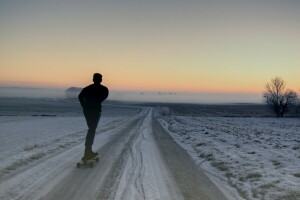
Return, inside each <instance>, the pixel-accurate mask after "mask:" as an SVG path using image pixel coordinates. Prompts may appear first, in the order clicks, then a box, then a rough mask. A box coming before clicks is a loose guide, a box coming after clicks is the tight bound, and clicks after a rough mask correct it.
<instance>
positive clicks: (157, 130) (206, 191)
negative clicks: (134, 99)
mask: <svg viewBox="0 0 300 200" xmlns="http://www.w3.org/2000/svg"><path fill="white" fill-rule="evenodd" d="M112 127H114V126H113V125H112ZM108 132H111V136H109V137H103V138H102V136H101V134H99V135H97V136H96V137H95V142H94V150H96V151H97V152H98V153H99V158H100V161H99V163H95V165H94V168H80V169H77V168H76V162H78V160H79V159H80V157H81V156H82V155H81V154H82V148H83V147H82V146H77V147H72V148H71V149H69V150H68V151H66V152H64V153H62V154H61V155H58V157H59V156H60V158H53V159H52V162H53V161H54V160H55V159H56V162H58V161H63V162H62V163H61V164H60V167H56V168H55V169H53V171H52V172H51V173H49V174H48V175H45V176H44V177H43V178H40V179H36V183H35V184H34V185H33V186H31V187H29V188H26V190H24V192H22V193H21V194H20V195H18V196H17V197H16V198H14V199H22V200H25V199H30V200H33V199H45V200H57V199H72V200H92V199H101V200H106V199H115V200H143V199H146V200H154V199H162V200H171V199H172V200H176V199H203V200H206V199H218V200H223V199H226V198H225V197H224V196H223V195H222V193H221V192H220V191H219V190H218V189H217V188H216V187H215V185H214V184H213V183H212V182H211V181H210V180H209V179H208V178H207V177H206V176H205V175H204V174H203V173H201V172H199V169H198V168H197V166H196V165H195V164H194V162H193V161H192V160H191V158H190V157H189V156H188V155H187V153H186V152H185V151H184V150H183V149H182V148H181V147H179V145H178V144H177V143H176V142H174V141H173V139H172V138H171V137H170V136H169V134H168V133H167V132H166V131H165V130H164V129H163V128H162V126H161V125H160V123H159V122H158V121H157V119H155V118H154V117H153V109H152V108H146V109H144V110H143V111H142V112H141V113H139V114H138V115H137V116H133V117H130V118H128V121H127V122H126V121H125V122H124V123H120V124H119V126H117V127H114V128H113V129H112V130H109V131H108ZM62 158H65V160H62ZM48 162H50V161H48ZM46 166H47V163H44V165H43V166H40V167H39V168H38V169H40V168H41V167H46ZM34 172H35V170H32V172H28V174H32V173H34Z"/></svg>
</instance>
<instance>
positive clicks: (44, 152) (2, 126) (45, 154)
mask: <svg viewBox="0 0 300 200" xmlns="http://www.w3.org/2000/svg"><path fill="white" fill-rule="evenodd" d="M124 120H125V119H124V118H120V117H102V118H101V120H100V123H99V126H100V127H99V129H98V130H97V133H100V132H101V133H102V134H101V135H96V137H95V142H96V143H97V145H103V144H104V143H105V142H107V140H109V138H110V137H111V135H112V134H110V133H111V130H112V128H114V127H115V126H118V125H120V124H121V123H124ZM126 121H127V120H126ZM126 121H125V122H126ZM41 127H42V129H41ZM66 127H67V128H66ZM0 130H1V133H0V138H1V140H0V151H1V154H0V177H1V179H0V199H15V198H17V197H18V196H19V195H21V194H23V193H24V192H26V190H29V189H30V188H32V187H35V186H36V185H35V184H36V183H38V184H41V182H45V180H49V179H50V178H49V176H50V177H51V175H53V174H52V172H55V174H57V173H58V172H59V171H61V170H62V169H68V168H69V167H70V166H62V165H66V162H65V160H73V161H74V162H72V164H74V163H75V162H76V161H78V158H80V157H81V156H82V155H83V149H84V147H83V143H84V139H85V135H86V131H87V127H86V122H85V119H84V118H83V117H42V118H41V117H23V116H15V117H6V116H1V117H0ZM95 147H96V145H95ZM74 152H76V153H74ZM69 164H70V162H69ZM21 172H22V173H21ZM47 177H48V178H47ZM59 177H63V175H62V174H60V175H59V176H58V178H57V179H56V181H59V180H60V179H59ZM49 189H50V188H49ZM45 192H46V191H43V193H45Z"/></svg>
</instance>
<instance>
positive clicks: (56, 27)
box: [0, 0, 300, 95]
mask: <svg viewBox="0 0 300 200" xmlns="http://www.w3.org/2000/svg"><path fill="white" fill-rule="evenodd" d="M299 10H300V1H298V0H285V1H281V0H226V1H224V0H184V1H182V0H180V1H179V0H119V1H114V0H97V1H96V0H93V1H88V0H87V1H79V0H48V1H46V0H26V1H24V0H0V42H1V45H0V86H2V87H8V86H9V87H11V86H16V87H38V88H68V87H71V86H76V87H84V86H86V85H88V84H90V83H91V82H92V74H93V73H95V72H99V73H101V74H102V75H103V84H104V85H106V86H107V87H108V88H109V89H111V90H126V91H128V90H129V91H130V90H132V91H162V92H190V93H220V94H226V93H228V94H232V93H235V94H245V95H248V94H254V95H257V94H259V93H261V92H262V90H263V87H264V85H265V83H266V82H268V81H270V79H271V78H274V77H275V76H280V77H282V78H283V79H284V80H285V81H286V82H287V86H288V87H289V88H291V89H294V90H296V91H299V89H300V78H299V74H300V59H299V58H300V23H299V21H300V12H299Z"/></svg>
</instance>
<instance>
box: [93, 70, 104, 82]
mask: <svg viewBox="0 0 300 200" xmlns="http://www.w3.org/2000/svg"><path fill="white" fill-rule="evenodd" d="M93 81H94V83H95V84H100V83H101V82H102V75H101V74H99V73H95V74H94V76H93Z"/></svg>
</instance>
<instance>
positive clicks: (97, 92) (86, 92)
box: [78, 84, 108, 112]
mask: <svg viewBox="0 0 300 200" xmlns="http://www.w3.org/2000/svg"><path fill="white" fill-rule="evenodd" d="M107 97H108V89H107V87H105V86H103V85H101V84H92V85H89V86H87V87H85V88H83V89H82V91H81V92H80V94H79V96H78V98H79V101H80V104H81V106H82V108H83V109H84V110H89V111H99V112H100V111H101V103H102V101H104V100H105V99H106V98H107Z"/></svg>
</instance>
